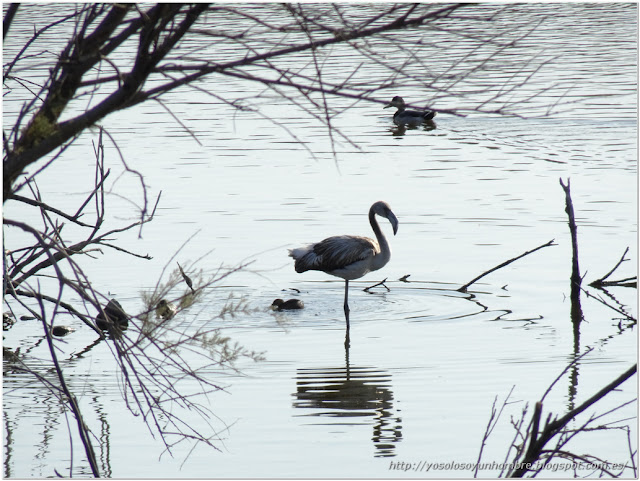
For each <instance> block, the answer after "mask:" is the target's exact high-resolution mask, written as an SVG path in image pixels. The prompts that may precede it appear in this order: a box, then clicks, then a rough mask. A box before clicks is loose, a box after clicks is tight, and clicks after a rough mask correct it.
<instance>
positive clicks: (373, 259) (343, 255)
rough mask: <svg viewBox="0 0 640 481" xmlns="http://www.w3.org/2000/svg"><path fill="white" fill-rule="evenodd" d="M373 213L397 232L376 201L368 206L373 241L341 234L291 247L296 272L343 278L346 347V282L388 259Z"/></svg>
mask: <svg viewBox="0 0 640 481" xmlns="http://www.w3.org/2000/svg"><path fill="white" fill-rule="evenodd" d="M376 215H379V216H381V217H384V218H386V219H387V220H388V221H389V222H390V223H391V226H392V227H393V234H394V235H395V234H396V233H397V232H398V219H397V218H396V216H395V214H394V213H393V212H392V211H391V207H389V204H387V203H386V202H383V201H378V202H376V203H375V204H373V205H372V206H371V208H370V209H369V223H370V224H371V228H372V229H373V232H374V234H375V235H376V240H373V239H370V238H368V237H360V236H351V235H342V236H334V237H329V238H327V239H324V240H323V241H320V242H318V243H316V244H309V245H307V246H304V247H298V248H297V249H290V250H289V256H291V257H293V259H294V260H295V269H296V272H298V273H301V272H306V271H322V272H326V273H327V274H330V275H332V276H336V277H340V278H342V279H344V315H345V319H346V321H347V335H346V339H345V346H346V347H349V281H350V280H354V279H359V278H360V277H362V276H364V275H365V274H367V273H369V272H372V271H377V270H378V269H381V268H382V267H384V266H385V265H386V264H387V262H389V259H390V258H391V248H390V247H389V242H388V241H387V238H386V237H385V236H384V234H383V233H382V230H381V229H380V225H378V221H377V220H376Z"/></svg>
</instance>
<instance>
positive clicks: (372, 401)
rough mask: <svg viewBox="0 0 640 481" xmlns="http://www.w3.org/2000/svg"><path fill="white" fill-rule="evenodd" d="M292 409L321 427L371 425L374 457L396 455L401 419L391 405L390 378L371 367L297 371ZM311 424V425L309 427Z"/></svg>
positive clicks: (389, 375) (303, 369)
mask: <svg viewBox="0 0 640 481" xmlns="http://www.w3.org/2000/svg"><path fill="white" fill-rule="evenodd" d="M293 395H294V396H295V400H294V402H293V406H294V407H296V408H299V409H306V410H309V412H308V413H304V414H302V415H301V416H316V417H319V418H321V419H322V421H321V422H322V423H323V424H333V425H342V426H345V425H361V424H372V425H373V433H372V436H371V440H372V441H373V445H374V447H375V454H374V456H376V457H386V456H395V455H396V451H395V449H396V444H397V443H398V442H400V441H401V439H402V418H401V417H400V416H399V415H398V410H397V409H396V408H394V405H393V391H392V388H391V374H389V373H387V372H385V371H382V370H380V369H377V368H373V367H355V366H354V367H352V366H350V365H349V362H348V360H347V364H346V366H345V367H336V368H333V367H326V368H301V369H298V371H297V375H296V392H295V393H293ZM309 424H315V423H309Z"/></svg>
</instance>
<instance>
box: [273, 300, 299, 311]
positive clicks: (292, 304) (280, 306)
mask: <svg viewBox="0 0 640 481" xmlns="http://www.w3.org/2000/svg"><path fill="white" fill-rule="evenodd" d="M303 308H304V302H302V301H301V300H300V299H289V300H288V301H284V300H282V299H276V300H275V301H273V303H272V304H271V309H275V310H278V311H284V310H291V309H303Z"/></svg>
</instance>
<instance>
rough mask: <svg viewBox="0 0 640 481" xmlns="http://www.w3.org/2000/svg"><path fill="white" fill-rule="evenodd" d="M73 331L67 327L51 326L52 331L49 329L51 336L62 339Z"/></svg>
mask: <svg viewBox="0 0 640 481" xmlns="http://www.w3.org/2000/svg"><path fill="white" fill-rule="evenodd" d="M73 331H75V329H73V328H72V327H69V326H53V329H51V334H53V335H54V336H58V337H62V336H66V335H67V334H71V333H72V332H73Z"/></svg>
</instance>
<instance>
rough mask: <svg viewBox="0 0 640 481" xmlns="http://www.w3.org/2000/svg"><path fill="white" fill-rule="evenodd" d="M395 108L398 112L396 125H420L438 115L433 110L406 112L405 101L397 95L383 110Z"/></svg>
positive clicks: (395, 118) (395, 120) (395, 117)
mask: <svg viewBox="0 0 640 481" xmlns="http://www.w3.org/2000/svg"><path fill="white" fill-rule="evenodd" d="M389 107H395V108H397V109H398V110H397V111H396V113H395V114H393V121H394V122H395V123H396V124H411V125H419V124H421V123H423V122H429V121H431V120H433V118H434V117H435V116H436V113H435V112H434V111H433V110H429V109H427V110H424V111H421V112H419V111H417V110H406V104H405V103H404V99H403V98H402V97H398V96H397V95H396V96H395V97H393V98H392V99H391V102H389V103H388V104H387V105H385V106H384V107H383V108H385V109H386V108H389Z"/></svg>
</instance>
